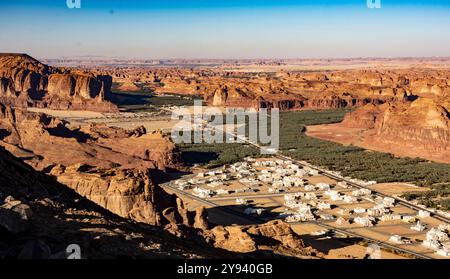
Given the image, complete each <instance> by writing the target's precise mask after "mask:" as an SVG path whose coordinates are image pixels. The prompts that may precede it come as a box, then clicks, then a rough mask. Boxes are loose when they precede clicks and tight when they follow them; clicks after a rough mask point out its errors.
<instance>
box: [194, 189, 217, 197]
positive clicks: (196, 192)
mask: <svg viewBox="0 0 450 279" xmlns="http://www.w3.org/2000/svg"><path fill="white" fill-rule="evenodd" d="M193 192H194V195H196V196H197V197H199V198H202V199H204V198H209V197H212V196H214V191H211V190H208V189H203V188H200V187H195V188H194V190H193Z"/></svg>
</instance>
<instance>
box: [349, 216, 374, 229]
mask: <svg viewBox="0 0 450 279" xmlns="http://www.w3.org/2000/svg"><path fill="white" fill-rule="evenodd" d="M353 221H354V222H355V223H357V224H360V225H362V226H363V227H372V226H373V221H372V219H370V218H368V217H356V218H355V219H353Z"/></svg>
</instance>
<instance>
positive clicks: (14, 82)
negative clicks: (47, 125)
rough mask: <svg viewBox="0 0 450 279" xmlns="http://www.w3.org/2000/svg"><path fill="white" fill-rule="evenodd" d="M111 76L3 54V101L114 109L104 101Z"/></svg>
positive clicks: (0, 66) (0, 88) (21, 104)
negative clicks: (51, 65)
mask: <svg viewBox="0 0 450 279" xmlns="http://www.w3.org/2000/svg"><path fill="white" fill-rule="evenodd" d="M111 85H112V78H111V76H108V75H95V74H93V73H89V72H83V71H77V70H70V69H62V68H53V67H50V66H47V65H44V64H42V63H40V62H39V61H37V60H36V59H34V58H32V57H30V56H28V55H26V54H4V53H3V54H0V102H1V103H3V104H8V105H13V106H16V107H40V108H52V109H76V110H92V111H100V112H115V111H118V109H117V107H116V106H115V105H114V104H112V103H110V102H108V101H105V95H107V94H109V93H110V90H111Z"/></svg>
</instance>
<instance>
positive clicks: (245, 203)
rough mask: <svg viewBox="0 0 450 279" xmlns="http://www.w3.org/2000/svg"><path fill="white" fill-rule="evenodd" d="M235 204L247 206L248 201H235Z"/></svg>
mask: <svg viewBox="0 0 450 279" xmlns="http://www.w3.org/2000/svg"><path fill="white" fill-rule="evenodd" d="M236 204H239V205H248V200H246V199H236Z"/></svg>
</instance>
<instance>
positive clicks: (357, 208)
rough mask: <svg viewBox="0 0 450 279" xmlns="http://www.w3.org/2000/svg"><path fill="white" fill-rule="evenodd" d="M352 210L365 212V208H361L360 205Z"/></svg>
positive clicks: (358, 212) (356, 212) (360, 212)
mask: <svg viewBox="0 0 450 279" xmlns="http://www.w3.org/2000/svg"><path fill="white" fill-rule="evenodd" d="M353 212H354V213H355V214H363V213H366V209H365V208H362V207H356V208H353Z"/></svg>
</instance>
